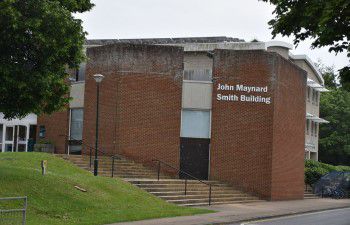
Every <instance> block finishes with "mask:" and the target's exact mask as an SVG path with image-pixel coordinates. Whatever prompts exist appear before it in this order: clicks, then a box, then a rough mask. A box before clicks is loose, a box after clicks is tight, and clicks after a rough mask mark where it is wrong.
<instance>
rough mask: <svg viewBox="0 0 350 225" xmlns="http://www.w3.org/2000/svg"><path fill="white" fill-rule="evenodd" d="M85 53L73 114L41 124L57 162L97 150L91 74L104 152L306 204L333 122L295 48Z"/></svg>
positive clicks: (184, 41) (112, 43)
mask: <svg viewBox="0 0 350 225" xmlns="http://www.w3.org/2000/svg"><path fill="white" fill-rule="evenodd" d="M86 48H87V50H86V54H87V58H88V61H87V62H86V63H83V64H82V66H81V68H80V70H78V71H76V72H75V73H72V80H73V81H72V84H71V92H70V95H71V97H72V101H71V102H70V105H69V108H67V109H66V110H63V111H62V112H57V113H54V114H52V115H45V116H41V117H39V118H38V134H40V137H38V138H39V139H43V140H50V141H51V142H53V143H54V144H55V147H56V153H69V154H86V153H88V151H89V149H88V148H87V147H86V146H94V141H95V125H96V124H95V117H96V114H95V113H96V83H95V81H94V79H93V78H92V75H94V74H103V75H104V76H105V79H104V80H103V81H102V83H101V88H100V128H99V134H100V139H99V145H100V148H101V149H102V150H103V151H104V152H106V153H108V154H110V155H113V154H120V155H123V156H125V157H128V158H131V159H133V160H135V161H137V162H142V163H144V164H145V165H151V164H152V160H153V159H159V160H162V161H164V162H167V163H169V164H171V165H173V166H175V167H177V168H180V169H182V170H184V171H187V172H189V173H190V174H192V175H194V176H196V177H198V178H200V179H217V180H221V181H226V182H228V183H231V184H232V185H235V186H238V187H240V188H242V189H244V190H245V191H248V192H251V193H255V194H256V195H258V196H260V197H262V198H265V199H271V200H282V199H301V198H303V192H304V158H305V157H306V158H312V159H316V160H317V133H318V124H319V123H321V122H326V121H324V120H322V119H320V118H319V117H318V115H319V114H318V106H319V103H318V102H319V92H321V91H325V89H324V87H323V79H322V76H320V74H319V73H318V72H317V70H316V69H315V67H314V66H313V64H312V62H311V61H310V60H309V59H308V58H307V57H305V56H294V55H291V54H290V53H289V49H291V46H290V45H288V44H286V43H282V42H268V43H263V42H251V43H246V42H243V41H242V40H239V39H235V38H226V37H217V38H177V39H131V40H88V41H87V43H86ZM306 121H308V122H306ZM308 124H309V125H308ZM311 127H312V128H311ZM311 130H312V131H311ZM311 132H312V133H311ZM312 145H313V146H314V148H311V146H312ZM315 152H316V155H315ZM180 176H181V175H180Z"/></svg>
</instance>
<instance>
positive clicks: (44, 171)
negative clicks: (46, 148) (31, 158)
mask: <svg viewBox="0 0 350 225" xmlns="http://www.w3.org/2000/svg"><path fill="white" fill-rule="evenodd" d="M46 169H47V160H42V161H41V173H42V175H45V174H46Z"/></svg>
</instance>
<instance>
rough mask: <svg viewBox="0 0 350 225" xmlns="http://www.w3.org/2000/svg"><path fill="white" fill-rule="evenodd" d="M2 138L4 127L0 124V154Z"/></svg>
mask: <svg viewBox="0 0 350 225" xmlns="http://www.w3.org/2000/svg"><path fill="white" fill-rule="evenodd" d="M3 136H4V125H2V124H0V152H2V143H3V140H2V138H3Z"/></svg>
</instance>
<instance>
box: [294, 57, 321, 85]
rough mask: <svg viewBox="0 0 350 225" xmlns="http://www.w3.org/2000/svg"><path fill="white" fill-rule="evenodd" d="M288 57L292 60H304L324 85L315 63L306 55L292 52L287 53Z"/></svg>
mask: <svg viewBox="0 0 350 225" xmlns="http://www.w3.org/2000/svg"><path fill="white" fill-rule="evenodd" d="M289 57H290V58H291V59H294V60H304V61H305V62H306V63H307V64H308V65H309V66H310V67H311V69H312V70H313V71H314V72H315V74H316V76H317V77H318V78H319V79H320V81H321V83H322V85H324V79H323V77H322V74H321V73H320V71H319V70H318V69H317V67H316V66H315V63H314V62H313V61H312V60H311V59H310V58H309V57H308V56H307V55H304V54H302V55H293V54H292V53H289Z"/></svg>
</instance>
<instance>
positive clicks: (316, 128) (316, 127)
mask: <svg viewBox="0 0 350 225" xmlns="http://www.w3.org/2000/svg"><path fill="white" fill-rule="evenodd" d="M317 135H318V123H315V137H317Z"/></svg>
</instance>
